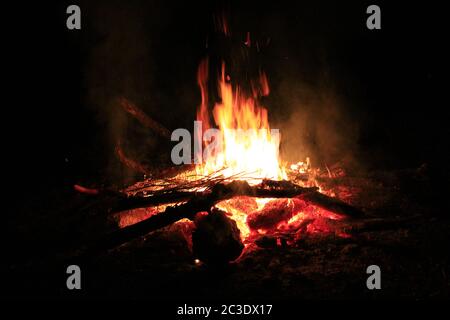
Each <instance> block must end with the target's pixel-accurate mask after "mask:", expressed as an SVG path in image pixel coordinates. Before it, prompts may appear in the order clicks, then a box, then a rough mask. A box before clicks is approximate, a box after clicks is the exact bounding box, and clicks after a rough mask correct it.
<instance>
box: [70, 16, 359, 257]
mask: <svg viewBox="0 0 450 320" xmlns="http://www.w3.org/2000/svg"><path fill="white" fill-rule="evenodd" d="M221 26H222V31H223V32H224V34H226V35H228V34H227V32H226V30H227V28H225V27H223V26H226V24H222V25H221ZM247 37H248V38H247V39H246V41H245V46H251V41H250V37H249V35H248V36H247ZM209 75H210V72H209V61H208V59H204V60H203V61H201V63H200V65H199V68H198V73H197V81H198V85H199V88H200V92H201V104H200V106H199V107H198V110H197V119H196V121H195V122H194V143H193V145H194V148H193V149H194V152H193V153H192V154H193V157H191V152H190V148H191V144H192V142H191V140H190V133H189V132H188V131H187V130H186V129H177V130H175V131H174V132H173V133H172V134H171V133H170V130H168V129H167V128H165V127H164V126H162V125H160V124H159V123H157V122H156V121H154V120H153V119H151V118H150V117H149V116H148V115H146V114H145V112H143V111H142V110H141V109H140V108H138V107H137V106H136V105H135V104H134V103H133V102H131V101H129V100H127V99H126V98H121V99H119V105H120V106H121V107H122V108H123V109H124V110H125V111H126V112H127V113H128V114H129V115H131V116H133V117H134V118H136V119H137V120H138V121H139V122H140V123H141V124H142V125H144V126H146V127H147V128H149V129H151V130H152V131H153V132H154V133H156V134H158V135H160V136H161V137H164V138H166V139H167V138H171V140H172V141H179V144H177V145H176V146H175V147H174V149H173V150H172V160H173V162H174V163H175V164H177V165H178V166H173V167H171V168H169V169H167V170H163V171H161V172H160V173H159V174H155V173H154V172H152V173H150V176H149V177H147V178H145V179H144V180H142V181H139V182H137V183H135V184H133V185H131V186H128V187H126V188H124V189H122V190H92V189H87V188H84V187H81V186H76V189H77V190H78V191H81V192H84V193H90V194H108V195H109V196H111V195H112V196H113V197H115V198H116V199H117V201H116V203H115V204H114V206H113V207H112V208H111V212H112V213H113V214H114V217H115V219H116V221H117V224H118V227H119V229H118V230H117V231H115V232H113V233H112V234H110V235H107V236H106V237H105V238H104V239H102V240H101V241H98V242H96V243H95V244H94V245H93V246H91V247H90V249H92V248H95V249H99V248H102V249H109V248H113V247H115V246H118V245H121V244H123V243H126V242H128V241H130V240H132V239H134V238H136V237H140V236H144V235H145V234H147V233H149V232H152V231H154V230H157V229H160V228H163V227H165V226H168V225H170V224H173V223H176V224H182V225H183V230H185V235H186V239H187V243H188V244H189V246H190V247H191V250H192V252H193V258H194V259H196V260H195V261H197V262H200V261H203V262H207V263H212V264H216V263H226V262H230V261H239V259H240V257H242V256H244V255H245V254H246V252H248V251H249V250H254V249H255V248H257V247H260V246H263V245H264V243H274V244H275V245H279V246H281V245H282V246H295V245H298V244H299V243H300V242H301V240H302V239H303V238H304V237H305V236H307V235H314V234H320V235H331V236H337V237H349V235H348V234H347V233H346V227H345V221H348V220H351V219H352V218H356V217H360V216H362V215H363V214H362V212H361V211H360V210H359V209H357V208H355V207H353V206H351V205H349V204H347V203H346V202H344V201H342V200H340V199H339V198H338V197H336V191H335V190H333V189H332V188H329V187H327V186H326V184H325V183H322V182H324V181H328V182H329V181H331V180H332V179H333V178H334V177H336V176H339V175H342V172H339V171H338V170H332V169H330V168H328V167H327V168H325V169H326V170H324V169H323V168H316V167H314V166H313V165H312V164H311V162H310V159H309V158H308V157H306V156H305V159H302V160H300V161H298V162H297V163H286V162H284V161H282V159H281V156H280V152H279V151H280V141H281V134H280V131H282V129H281V130H278V129H273V128H271V126H270V122H269V114H268V110H267V109H266V108H265V107H264V106H263V105H262V104H261V102H260V101H261V99H260V98H261V97H264V96H267V95H269V93H270V88H269V81H268V79H267V76H266V74H265V73H264V72H263V71H262V70H260V72H259V75H258V77H257V79H252V80H249V83H246V84H245V85H244V86H243V85H241V84H239V83H236V81H234V79H232V78H231V76H230V75H229V74H228V73H227V65H226V64H225V62H222V65H221V72H220V74H219V75H218V78H217V83H216V85H217V88H218V94H219V97H220V101H219V102H215V103H214V105H213V108H212V111H211V112H210V110H209V106H210V105H211V104H212V103H211V101H210V100H209V94H208V87H209V81H210V80H211V79H209ZM245 88H250V89H249V90H246V89H245ZM185 136H187V137H188V138H189V140H188V142H187V143H186V141H184V140H183V139H182V138H183V137H185ZM180 140H181V141H180ZM116 151H117V155H118V156H119V158H120V159H121V160H122V162H123V163H124V164H125V165H127V166H129V167H131V168H133V169H135V170H137V171H140V172H144V173H146V174H149V172H148V170H147V169H146V168H144V167H143V166H142V165H141V164H139V163H137V162H136V161H134V160H132V159H130V158H127V156H126V155H125V152H124V151H123V150H122V147H121V144H120V143H118V145H117V148H116Z"/></svg>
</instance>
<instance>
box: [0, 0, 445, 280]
mask: <svg viewBox="0 0 450 320" xmlns="http://www.w3.org/2000/svg"><path fill="white" fill-rule="evenodd" d="M72 3H77V4H79V5H80V7H81V11H82V30H80V31H77V30H73V31H70V30H67V29H66V26H65V23H66V17H67V15H66V13H65V9H66V7H67V6H68V5H70V4H72ZM374 3H375V4H378V5H379V6H380V7H381V11H382V29H381V30H375V31H370V30H367V28H366V26H365V21H366V17H367V14H366V13H365V11H366V8H367V6H368V5H370V4H372V2H366V1H358V2H357V1H349V2H345V3H343V2H341V1H334V2H333V1H293V2H292V3H291V2H288V1H286V2H284V1H275V2H267V3H266V2H265V1H263V2H261V1H254V2H253V1H251V2H246V3H245V4H242V3H240V2H238V1H236V2H226V3H214V4H211V3H200V2H196V3H194V2H187V1H180V2H174V1H148V2H146V1H129V2H128V3H127V4H124V3H123V2H120V1H86V2H79V3H78V2H67V1H58V2H57V1H49V2H48V1H46V2H45V3H44V2H43V3H38V2H32V3H31V2H30V3H22V2H21V3H20V4H14V5H12V4H5V5H2V11H3V15H2V24H4V25H5V26H4V27H3V28H2V29H3V34H4V36H3V38H2V42H3V46H2V47H3V51H4V53H5V58H3V63H4V69H3V80H4V81H3V87H4V88H5V89H4V93H5V95H4V96H3V100H2V102H3V109H2V119H3V126H2V131H3V134H2V137H3V143H4V145H3V146H4V148H3V151H4V152H3V157H2V158H3V160H4V161H5V163H4V165H3V169H4V170H5V172H6V175H5V176H6V180H4V185H5V186H6V188H7V191H6V193H5V194H4V195H5V202H6V203H7V205H6V207H5V214H6V216H7V217H8V219H7V221H6V222H7V231H8V232H7V233H6V235H7V236H10V233H13V234H14V235H15V232H16V230H17V229H18V226H19V227H20V228H19V229H20V230H21V232H22V234H23V233H25V234H26V228H27V227H26V226H27V224H29V223H31V222H27V221H35V220H27V219H28V218H27V217H30V216H33V215H34V213H35V211H36V214H37V211H38V210H36V208H37V207H39V210H42V207H44V208H45V207H46V206H47V205H48V206H50V205H51V203H52V202H56V201H57V200H58V199H57V197H58V196H57V194H58V193H57V192H58V191H59V192H66V193H69V192H72V186H73V184H74V183H83V184H87V185H91V186H96V185H99V184H108V185H114V184H117V185H121V184H123V183H125V181H126V178H129V173H128V172H127V171H126V169H124V168H122V167H121V165H120V163H119V162H118V161H117V160H116V159H115V157H114V142H115V139H116V138H117V135H120V134H124V135H128V136H132V137H133V139H134V148H132V149H134V150H136V149H137V148H136V145H138V146H139V141H140V140H139V139H145V138H142V137H143V136H145V130H144V131H140V130H139V129H133V128H136V127H138V126H139V124H138V123H136V122H133V121H132V120H123V119H125V118H126V117H124V116H123V114H121V113H120V112H119V111H114V110H115V109H114V107H113V103H112V101H113V100H111V99H114V98H116V97H117V96H121V95H123V96H126V97H128V98H130V99H132V100H134V101H136V102H137V103H138V104H139V105H140V106H141V107H142V108H143V109H144V110H145V111H146V112H147V113H148V114H150V115H151V116H152V117H154V118H155V119H157V120H158V121H160V122H161V123H164V124H165V125H166V126H168V127H169V128H171V129H173V128H176V127H180V126H183V127H186V126H191V125H192V121H193V119H194V117H195V110H196V107H197V105H198V103H199V101H200V95H199V92H198V89H197V86H196V79H195V75H196V69H197V66H198V63H199V61H200V59H201V58H203V57H204V56H205V55H206V54H207V53H208V52H209V51H208V50H207V49H206V48H205V40H206V39H207V38H208V36H210V35H211V34H212V32H213V28H212V15H213V13H214V12H217V10H219V9H220V8H225V10H226V11H227V12H229V13H230V17H231V18H230V23H231V25H232V28H233V29H234V30H238V31H236V36H237V37H239V32H243V33H242V34H245V31H246V30H249V31H251V32H252V34H255V37H257V38H260V39H267V38H270V39H271V44H270V45H269V46H268V47H267V48H266V49H265V52H264V55H263V56H262V58H261V60H260V62H261V64H262V65H263V66H264V67H265V70H266V72H267V74H268V77H269V81H270V82H271V88H272V93H271V96H272V97H271V98H268V100H267V103H268V105H269V111H270V112H271V115H273V117H274V119H275V121H279V122H280V123H283V122H286V121H287V122H289V123H290V124H291V125H292V115H293V114H294V115H295V114H296V110H297V109H296V108H297V104H295V103H293V101H294V102H295V101H297V100H301V101H310V103H309V104H308V103H306V104H307V105H309V107H308V108H309V109H308V112H307V113H308V114H311V110H313V108H314V105H315V101H322V100H321V99H322V98H320V99H318V98H317V97H318V96H319V97H320V96H321V94H320V92H321V90H323V92H327V93H330V92H331V93H330V95H331V96H332V97H338V98H336V101H339V103H338V106H339V107H337V109H336V110H337V111H336V110H335V109H333V110H335V111H336V112H337V113H338V114H339V116H338V117H337V118H331V120H330V121H331V122H332V120H333V119H337V120H338V122H339V125H333V123H331V124H330V126H331V127H329V128H328V129H327V130H326V131H327V132H328V134H329V132H330V131H333V130H336V134H337V135H338V136H340V137H341V138H340V139H338V140H337V141H338V142H339V141H341V142H342V141H344V142H346V141H349V140H351V143H350V144H349V145H348V149H347V148H344V149H345V150H338V151H336V154H339V155H342V154H343V153H346V152H349V153H351V154H352V159H356V160H355V161H357V162H358V163H359V164H363V167H364V168H365V169H367V170H372V169H382V170H390V169H396V168H397V169H398V168H414V167H418V166H421V165H422V164H424V163H426V164H427V165H428V166H429V167H430V168H431V170H432V172H433V174H434V175H435V177H436V179H437V180H440V181H442V180H445V179H447V177H448V176H447V175H446V173H445V172H447V171H448V170H446V167H448V160H449V158H448V141H447V140H448V136H449V135H448V133H449V129H448V124H447V121H448V117H447V100H446V99H445V98H446V93H447V88H446V87H447V79H446V78H445V77H443V75H445V73H444V71H443V70H444V69H445V66H446V59H447V55H446V53H445V49H444V47H445V42H446V40H447V35H446V32H445V31H444V24H445V19H444V17H443V15H444V9H443V7H442V5H441V2H437V1H435V2H426V3H422V4H421V5H418V4H417V5H415V4H412V3H411V2H406V1H401V2H400V1H399V2H397V1H396V2H395V3H393V2H386V3H385V2H381V1H377V2H374ZM243 30H245V31H243ZM129 32H133V33H132V34H129ZM211 50H212V49H211ZM286 82H288V83H289V84H288V85H286ZM291 88H292V92H293V93H292V96H291V95H289V94H287V95H286V92H290V91H291V90H290V89H291ZM299 88H306V89H305V90H304V91H302V89H299ZM296 90H298V91H296ZM295 92H299V93H298V95H296V94H295ZM317 92H319V94H318V93H317ZM302 99H303V100H302ZM333 99H335V98H333ZM325 100H326V99H325ZM311 101H313V102H311ZM333 101H334V100H333ZM317 106H318V110H317V112H318V113H319V114H322V113H321V109H320V107H321V106H322V104H320V103H318V104H317ZM298 108H300V107H298ZM340 115H343V116H340ZM122 120H123V121H125V122H126V125H124V122H123V121H122ZM299 121H300V120H299ZM294 122H295V121H294ZM188 128H189V127H188ZM336 128H338V129H336ZM339 128H341V129H342V132H344V133H343V134H340V130H339ZM349 128H355V129H354V130H353V129H352V130H349ZM309 129H310V130H311V132H316V131H315V129H314V126H312V128H309ZM305 130H307V129H305ZM312 135H313V136H314V134H312ZM305 136H308V134H305ZM318 137H319V138H317V137H316V138H317V139H318V140H317V141H320V139H321V138H320V135H319V136H318ZM312 140H314V138H312ZM136 141H137V142H136ZM141 141H142V140H141ZM142 145H143V146H145V148H148V149H145V150H144V151H142V152H137V153H136V152H135V154H136V157H137V158H140V159H142V158H143V157H145V155H146V154H147V152H148V154H150V156H149V157H148V159H144V160H146V161H150V162H151V161H152V159H153V158H152V157H154V153H155V152H154V151H155V150H164V148H162V149H158V146H157V147H155V145H156V142H155V141H146V142H145V143H144V142H143V143H142ZM312 145H313V146H309V148H310V149H311V150H316V151H317V153H318V154H320V155H322V156H324V157H326V156H327V152H326V151H324V150H327V148H326V144H325V145H320V143H318V146H316V148H315V149H314V143H312ZM343 145H345V146H346V147H347V144H346V143H343ZM152 147H155V148H156V149H152ZM334 154H335V153H333V155H334ZM143 155H144V156H143ZM155 161H156V160H155ZM55 190H56V191H55ZM18 208H20V212H24V211H25V212H27V214H26V215H24V216H19V213H16V212H19V209H18ZM44 211H45V210H44ZM62 212H64V210H62ZM10 218H11V219H10ZM34 219H38V218H36V217H34ZM14 235H12V236H14ZM48 238H49V239H51V233H50V234H49V235H48ZM11 239H15V238H11V237H9V240H8V242H6V243H8V244H9V246H8V249H7V251H6V253H7V255H6V256H7V257H9V256H8V254H11V256H10V257H11V258H10V259H17V258H18V257H20V256H21V255H22V254H25V252H26V251H22V249H23V248H25V247H27V248H28V249H29V242H28V243H26V241H29V239H26V240H20V239H17V240H14V241H12V240H11ZM49 241H50V240H49ZM38 242H39V241H38ZM41 250H42V253H43V252H46V253H47V254H50V255H51V254H52V247H51V246H49V247H41ZM22 258H23V257H22ZM24 281H25V280H24Z"/></svg>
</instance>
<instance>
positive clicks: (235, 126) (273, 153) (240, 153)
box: [196, 60, 287, 184]
mask: <svg viewBox="0 0 450 320" xmlns="http://www.w3.org/2000/svg"><path fill="white" fill-rule="evenodd" d="M229 79H230V78H229V76H226V72H225V63H223V64H222V72H221V76H220V77H219V79H218V88H219V94H220V98H221V102H219V103H216V104H215V106H214V108H213V111H212V114H213V118H214V122H215V124H216V125H217V126H218V128H219V129H220V133H221V138H222V139H221V140H222V141H220V143H221V148H219V151H218V152H215V153H213V154H207V155H204V156H203V162H202V163H201V164H198V165H197V167H196V171H197V174H199V175H205V176H208V175H211V174H214V173H216V172H218V171H220V173H221V174H222V175H223V176H224V177H225V178H229V177H235V176H240V177H239V178H238V179H241V180H247V181H248V182H249V183H251V184H257V183H259V182H261V180H262V179H272V180H283V179H287V175H286V171H285V168H284V167H283V166H281V164H280V163H281V161H280V157H279V147H280V135H279V131H277V130H271V129H270V126H269V120H268V113H267V109H266V108H264V107H263V106H260V105H259V103H258V101H257V99H256V97H257V96H258V95H266V94H268V93H269V85H268V81H267V77H266V75H265V74H264V73H263V72H261V73H260V78H259V79H258V81H252V82H251V87H252V91H253V92H252V95H247V94H245V93H244V92H243V91H242V89H241V88H240V86H238V85H233V84H232V83H231V81H230V80H229ZM197 80H198V84H199V87H200V90H201V95H202V103H201V105H200V108H199V110H198V112H197V120H199V121H202V124H203V126H204V127H205V126H206V127H209V123H210V122H209V120H210V117H209V113H208V111H207V97H208V94H207V92H206V88H207V85H206V83H207V81H208V68H207V61H206V60H205V61H203V62H202V63H201V64H200V66H199V71H198V79H197ZM205 156H206V158H205Z"/></svg>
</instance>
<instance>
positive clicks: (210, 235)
mask: <svg viewBox="0 0 450 320" xmlns="http://www.w3.org/2000/svg"><path fill="white" fill-rule="evenodd" d="M195 225H196V229H195V231H194V232H193V233H192V250H193V253H194V256H195V257H197V258H199V259H200V260H201V261H204V262H205V263H208V264H212V265H221V264H226V263H228V262H231V261H233V260H236V259H237V258H238V257H239V256H240V254H241V253H242V250H243V249H244V245H243V244H242V241H241V237H240V231H239V229H238V227H237V225H236V222H235V221H234V220H231V219H230V218H228V217H227V215H226V214H225V213H224V212H223V211H221V210H217V209H214V210H212V211H211V213H204V214H199V215H198V216H197V217H196V219H195Z"/></svg>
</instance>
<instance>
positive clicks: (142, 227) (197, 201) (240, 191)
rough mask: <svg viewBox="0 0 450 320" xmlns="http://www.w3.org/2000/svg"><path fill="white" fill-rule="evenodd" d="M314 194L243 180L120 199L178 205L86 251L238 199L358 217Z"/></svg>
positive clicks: (126, 203) (129, 203)
mask: <svg viewBox="0 0 450 320" xmlns="http://www.w3.org/2000/svg"><path fill="white" fill-rule="evenodd" d="M315 193H317V188H304V187H300V186H297V185H295V184H292V183H290V182H287V181H268V180H264V181H263V182H262V183H260V184H259V185H256V186H250V185H249V184H248V183H247V182H246V181H233V182H230V183H217V184H215V185H213V186H212V187H211V188H210V189H207V190H205V191H203V192H186V191H177V190H175V191H170V192H167V193H161V192H159V193H157V194H156V195H154V196H149V197H129V198H122V199H119V206H118V207H120V208H121V209H122V210H126V209H127V208H128V209H132V208H136V207H137V205H139V206H140V207H145V206H149V205H154V204H155V203H161V202H164V201H167V200H168V199H170V201H172V202H173V201H174V200H175V199H178V201H180V202H179V203H178V204H176V205H172V206H168V207H167V208H166V209H165V210H164V211H163V212H161V213H158V214H156V215H152V216H150V217H149V218H148V219H146V220H143V221H141V222H138V223H136V224H133V225H130V226H127V227H125V228H122V229H119V230H117V231H115V232H113V233H111V234H109V235H107V236H106V237H104V238H102V239H100V240H98V241H95V243H94V244H93V245H91V246H89V247H88V248H87V252H91V253H93V252H98V251H102V250H108V249H112V248H115V247H117V246H119V245H121V244H124V243H126V242H128V241H130V240H133V239H135V238H137V237H140V236H143V235H146V234H148V233H149V232H151V231H154V230H157V229H159V228H162V227H165V226H167V225H169V224H171V223H174V222H176V221H178V220H181V219H183V218H187V219H190V220H194V219H195V216H196V214H197V213H198V212H211V210H212V208H213V207H214V205H216V204H217V203H219V202H221V201H223V200H227V199H231V198H233V197H237V196H250V197H257V198H294V197H300V196H306V197H305V199H304V200H305V201H309V199H312V201H314V202H315V203H321V205H322V206H324V207H333V208H334V209H337V210H339V212H340V213H341V214H342V213H345V212H346V210H347V211H348V212H349V216H355V213H358V214H360V211H359V210H357V209H355V208H353V207H351V206H349V205H347V204H345V203H343V202H341V201H339V200H337V199H331V198H330V199H328V198H329V197H327V196H323V197H319V196H313V195H314V194H315ZM309 194H312V195H309ZM307 195H309V196H307ZM167 202H169V201H167ZM118 207H116V209H117V208H118Z"/></svg>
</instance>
